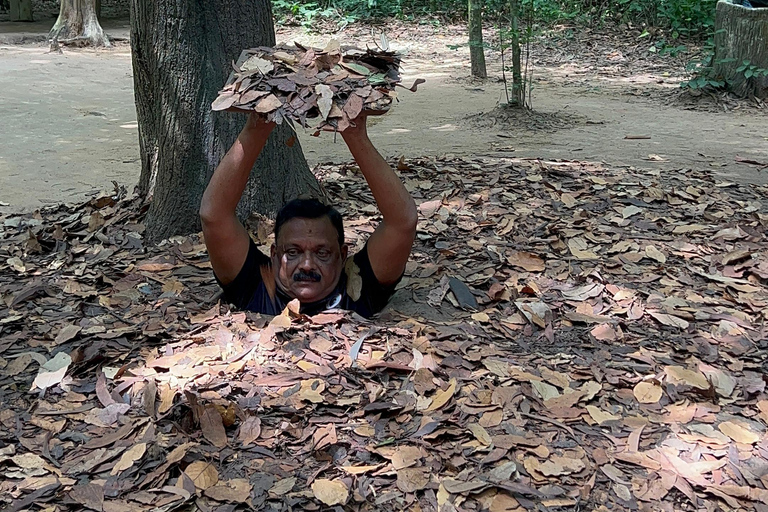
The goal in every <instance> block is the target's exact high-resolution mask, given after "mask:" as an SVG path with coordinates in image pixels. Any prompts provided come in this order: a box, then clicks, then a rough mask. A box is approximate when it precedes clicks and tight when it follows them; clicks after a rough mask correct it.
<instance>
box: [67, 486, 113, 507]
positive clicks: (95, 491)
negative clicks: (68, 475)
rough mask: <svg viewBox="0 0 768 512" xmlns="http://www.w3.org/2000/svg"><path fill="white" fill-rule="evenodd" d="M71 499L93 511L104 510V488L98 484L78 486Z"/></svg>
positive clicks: (71, 494) (70, 494) (71, 492)
mask: <svg viewBox="0 0 768 512" xmlns="http://www.w3.org/2000/svg"><path fill="white" fill-rule="evenodd" d="M69 497H70V498H72V499H73V500H74V501H76V502H77V503H79V504H81V505H83V506H84V507H86V508H89V509H91V510H97V511H99V512H101V511H102V510H103V508H104V487H103V486H101V485H98V484H86V485H76V486H75V487H73V488H72V490H71V491H70V492H69Z"/></svg>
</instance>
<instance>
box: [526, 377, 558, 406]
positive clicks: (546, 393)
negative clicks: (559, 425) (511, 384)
mask: <svg viewBox="0 0 768 512" xmlns="http://www.w3.org/2000/svg"><path fill="white" fill-rule="evenodd" d="M531 387H533V390H534V392H535V393H536V394H537V395H538V396H539V398H541V399H542V400H545V401H546V400H549V399H551V398H557V397H558V396H560V392H559V391H558V390H557V388H556V387H555V386H552V385H550V384H547V383H546V382H542V381H536V380H534V381H531Z"/></svg>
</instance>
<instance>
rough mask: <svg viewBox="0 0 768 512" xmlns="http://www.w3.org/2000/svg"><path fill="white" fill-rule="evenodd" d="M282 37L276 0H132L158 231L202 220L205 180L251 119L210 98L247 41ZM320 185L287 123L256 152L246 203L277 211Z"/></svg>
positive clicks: (150, 232) (158, 234)
mask: <svg viewBox="0 0 768 512" xmlns="http://www.w3.org/2000/svg"><path fill="white" fill-rule="evenodd" d="M274 44H275V32H274V26H273V25H272V10H271V6H270V2H269V0H133V1H132V3H131V47H132V50H133V79H134V92H135V99H136V113H137V117H138V122H139V144H140V151H141V163H142V169H141V177H140V180H139V191H140V192H141V193H142V194H145V195H146V196H147V197H148V198H149V199H151V204H150V207H149V211H148V213H147V220H146V237H147V239H148V240H149V241H158V240H162V239H163V238H167V237H169V236H172V235H177V234H186V233H190V232H192V231H196V230H198V229H199V227H200V221H199V218H198V209H199V207H200V200H201V198H202V195H203V192H204V190H205V187H206V185H207V183H208V180H209V179H210V177H211V175H212V174H213V171H214V169H215V168H216V165H217V164H218V162H219V160H221V157H222V156H223V155H224V153H226V151H227V150H228V149H229V147H230V146H231V144H232V143H233V142H234V140H235V138H236V137H237V134H238V133H239V131H240V129H241V128H242V126H243V124H244V123H245V119H246V117H245V115H244V114H233V113H230V112H212V111H211V108H210V106H211V102H212V101H213V100H214V99H215V98H216V95H217V92H218V91H219V89H220V88H221V87H222V86H223V85H224V81H225V80H226V78H227V76H228V75H229V73H230V72H231V70H232V62H233V61H234V60H236V59H237V58H238V56H239V54H240V52H241V51H242V50H243V49H245V48H252V47H255V46H261V45H266V46H272V45H274ZM317 190H318V184H317V181H316V180H315V178H314V176H313V175H312V173H311V172H310V170H309V168H308V166H307V162H306V160H305V158H304V155H303V153H302V151H301V146H300V144H299V143H298V141H297V140H296V137H295V136H294V134H293V131H292V129H291V127H289V126H287V125H285V124H284V125H282V126H280V127H278V128H277V129H276V130H274V131H273V133H272V136H271V137H270V140H269V142H268V144H267V146H266V147H265V149H264V151H263V152H262V155H261V157H260V158H259V160H258V161H257V162H256V165H255V168H254V171H253V172H252V173H251V179H250V181H249V184H248V187H247V188H246V191H245V193H244V194H243V199H242V200H241V202H240V205H239V207H238V213H239V214H240V215H241V216H246V215H247V214H248V213H250V212H251V211H256V212H259V213H264V214H273V213H274V212H276V211H277V209H279V207H280V206H281V205H282V204H283V203H285V202H286V201H287V200H288V199H291V198H293V197H296V196H298V195H300V194H302V193H306V192H309V191H315V192H316V191H317Z"/></svg>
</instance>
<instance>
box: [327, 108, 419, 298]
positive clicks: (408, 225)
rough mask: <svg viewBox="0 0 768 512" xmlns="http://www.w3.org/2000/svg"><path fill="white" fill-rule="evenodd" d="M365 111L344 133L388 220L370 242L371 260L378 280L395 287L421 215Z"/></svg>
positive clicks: (381, 224) (382, 222) (409, 251)
mask: <svg viewBox="0 0 768 512" xmlns="http://www.w3.org/2000/svg"><path fill="white" fill-rule="evenodd" d="M367 117H368V114H367V113H365V112H364V111H363V112H362V113H361V114H360V116H358V117H357V118H356V119H354V120H353V124H352V125H350V127H349V128H347V129H346V130H344V131H343V132H341V135H342V137H343V138H344V142H346V143H347V146H348V147H349V150H350V152H351V153H352V156H353V157H354V158H355V161H356V162H357V165H359V166H360V171H361V172H362V173H363V176H365V179H366V181H367V182H368V186H369V187H370V188H371V192H372V193H373V197H374V199H376V204H377V206H378V207H379V210H380V211H381V214H382V216H383V217H384V220H382V221H381V223H380V224H379V225H378V227H377V228H376V231H374V233H373V234H372V235H371V238H370V239H368V258H369V259H370V261H371V268H372V269H373V273H374V274H375V275H376V279H378V281H379V282H380V283H381V284H383V285H388V284H392V283H394V282H395V281H397V279H398V278H399V277H400V276H401V275H402V274H403V271H404V270H405V264H406V263H408V257H409V256H410V255H411V248H412V247H413V240H414V238H415V237H416V223H417V221H418V214H417V211H416V204H415V203H414V202H413V198H412V197H411V195H410V194H409V193H408V191H407V190H406V189H405V186H403V183H402V182H401V181H400V178H398V177H397V175H396V174H395V171H393V170H392V168H391V167H390V166H389V164H387V162H386V161H385V160H384V158H382V157H381V155H380V154H379V152H378V151H377V150H376V148H375V147H374V146H373V143H371V140H370V139H369V138H368V131H367V129H366V118H367Z"/></svg>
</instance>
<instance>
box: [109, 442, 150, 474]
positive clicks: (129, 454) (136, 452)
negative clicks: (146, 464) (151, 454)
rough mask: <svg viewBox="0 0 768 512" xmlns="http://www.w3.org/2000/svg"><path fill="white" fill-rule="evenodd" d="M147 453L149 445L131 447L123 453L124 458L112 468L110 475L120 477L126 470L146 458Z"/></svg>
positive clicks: (139, 444)
mask: <svg viewBox="0 0 768 512" xmlns="http://www.w3.org/2000/svg"><path fill="white" fill-rule="evenodd" d="M146 451H147V443H138V444H135V445H133V446H131V447H130V448H129V449H128V450H127V451H126V452H123V455H122V457H120V460H119V461H118V462H117V464H115V466H114V467H113V468H112V471H111V472H110V474H111V475H112V476H115V475H119V474H120V473H122V472H123V471H125V470H126V469H128V468H130V467H131V466H133V465H134V464H135V463H136V461H137V460H139V459H141V458H142V457H143V456H144V453H145V452H146Z"/></svg>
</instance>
